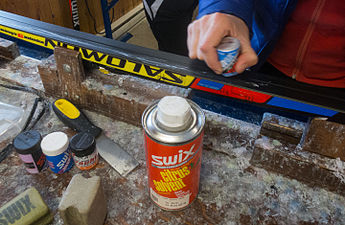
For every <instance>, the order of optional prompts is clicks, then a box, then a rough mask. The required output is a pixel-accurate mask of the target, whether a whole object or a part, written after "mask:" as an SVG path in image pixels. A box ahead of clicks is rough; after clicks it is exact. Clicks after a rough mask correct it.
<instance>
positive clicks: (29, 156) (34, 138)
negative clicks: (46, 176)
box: [13, 130, 46, 173]
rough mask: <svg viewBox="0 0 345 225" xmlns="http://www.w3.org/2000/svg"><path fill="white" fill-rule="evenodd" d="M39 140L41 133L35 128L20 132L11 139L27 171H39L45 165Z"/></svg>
mask: <svg viewBox="0 0 345 225" xmlns="http://www.w3.org/2000/svg"><path fill="white" fill-rule="evenodd" d="M41 140H42V137H41V134H40V133H39V132H38V131H36V130H29V131H25V132H22V133H20V134H18V136H17V137H15V138H14V140H13V147H14V149H15V150H16V152H17V153H18V155H19V157H20V159H21V160H22V162H23V163H24V165H25V167H26V171H28V172H29V173H39V172H40V171H42V170H43V169H44V168H45V167H46V163H45V162H46V157H45V155H44V154H43V153H42V150H41V146H40V144H41Z"/></svg>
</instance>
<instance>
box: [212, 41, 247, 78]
mask: <svg viewBox="0 0 345 225" xmlns="http://www.w3.org/2000/svg"><path fill="white" fill-rule="evenodd" d="M240 47H241V45H240V41H239V40H238V39H237V38H234V37H225V38H224V39H223V40H222V42H221V43H220V44H219V46H218V47H217V53H218V59H219V61H220V63H221V64H222V69H223V76H225V77H231V76H233V75H236V74H237V73H236V72H235V70H234V65H235V63H236V60H237V56H238V54H239V52H240Z"/></svg>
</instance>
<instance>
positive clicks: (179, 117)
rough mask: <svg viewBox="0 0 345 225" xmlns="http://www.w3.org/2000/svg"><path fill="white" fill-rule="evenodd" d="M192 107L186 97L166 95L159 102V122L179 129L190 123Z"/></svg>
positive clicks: (170, 127)
mask: <svg viewBox="0 0 345 225" xmlns="http://www.w3.org/2000/svg"><path fill="white" fill-rule="evenodd" d="M191 111H192V109H191V106H190V104H189V103H188V102H187V100H186V99H184V98H182V97H178V96H166V97H164V98H162V99H161V100H160V101H159V103H158V109H157V122H158V123H159V124H161V125H163V126H164V127H165V128H168V129H171V130H179V129H182V128H184V127H186V125H188V124H189V122H190V121H191V118H192V112H191Z"/></svg>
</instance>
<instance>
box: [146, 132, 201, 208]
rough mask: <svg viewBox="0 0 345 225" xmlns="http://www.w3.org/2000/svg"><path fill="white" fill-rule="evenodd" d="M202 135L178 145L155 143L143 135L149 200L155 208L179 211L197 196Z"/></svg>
mask: <svg viewBox="0 0 345 225" xmlns="http://www.w3.org/2000/svg"><path fill="white" fill-rule="evenodd" d="M202 140H203V132H202V133H201V134H200V135H199V136H197V137H196V138H195V139H194V140H193V141H191V142H189V143H187V144H181V145H173V146H171V145H166V144H164V143H159V142H156V141H155V140H153V139H151V138H150V137H149V136H148V135H147V134H146V133H145V147H146V165H147V170H148V178H149V190H150V197H151V199H152V200H153V202H155V203H156V204H157V205H158V206H159V207H161V208H163V209H166V210H179V209H183V208H185V207H186V206H188V205H189V204H190V203H192V202H193V200H194V199H195V198H196V196H197V194H198V192H199V178H200V167H201V156H202Z"/></svg>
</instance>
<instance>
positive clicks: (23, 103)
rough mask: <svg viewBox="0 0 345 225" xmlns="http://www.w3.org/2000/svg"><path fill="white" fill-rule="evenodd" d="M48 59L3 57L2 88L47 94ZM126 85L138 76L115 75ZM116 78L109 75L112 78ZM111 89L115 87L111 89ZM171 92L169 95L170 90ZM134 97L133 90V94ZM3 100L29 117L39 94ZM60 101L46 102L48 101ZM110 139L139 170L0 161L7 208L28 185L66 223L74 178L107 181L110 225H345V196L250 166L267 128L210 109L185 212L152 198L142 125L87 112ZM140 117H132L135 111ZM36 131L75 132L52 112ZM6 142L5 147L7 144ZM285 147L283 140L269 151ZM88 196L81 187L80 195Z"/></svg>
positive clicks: (0, 199) (4, 92)
mask: <svg viewBox="0 0 345 225" xmlns="http://www.w3.org/2000/svg"><path fill="white" fill-rule="evenodd" d="M41 63H42V62H41V60H37V59H33V58H29V57H26V56H23V55H22V56H19V57H17V58H16V59H14V60H13V61H5V60H0V75H1V81H0V83H1V84H6V85H7V84H10V85H25V86H28V87H32V88H34V89H35V90H38V91H39V92H40V93H44V87H43V85H42V82H41V79H40V76H39V74H38V69H37V66H38V65H39V64H41ZM110 75H111V76H113V77H114V79H115V78H116V77H117V78H116V79H119V80H121V81H122V82H123V81H124V80H126V79H129V80H133V79H140V78H132V76H131V75H125V74H122V75H120V74H114V73H111V74H110ZM108 76H109V74H108ZM145 82H153V83H154V84H152V85H153V86H154V87H156V89H158V90H159V89H161V90H163V89H164V90H165V89H169V88H170V91H171V92H170V93H175V94H177V95H182V96H184V95H185V93H184V92H185V91H184V90H180V88H179V87H173V86H172V87H169V88H167V86H164V85H163V84H157V83H155V82H154V81H147V80H145V81H142V83H143V84H144V83H145ZM104 86H106V87H107V88H108V89H111V88H112V86H111V85H104ZM163 94H164V93H163ZM128 95H131V93H129V92H128V93H126V96H128ZM0 96H1V97H0V99H1V101H3V102H7V103H10V104H13V105H16V106H19V107H22V108H23V109H24V110H25V111H26V112H28V111H29V110H30V108H31V106H32V103H33V99H34V98H35V97H36V96H35V95H34V94H32V93H27V92H22V91H16V90H11V89H7V88H4V87H0ZM54 100H55V99H54V98H52V97H46V101H47V102H50V103H51V102H53V101H54ZM84 112H85V113H86V114H87V116H88V117H89V118H90V120H91V121H93V122H94V123H95V124H96V125H97V126H99V127H101V128H102V129H103V130H104V131H105V134H106V135H107V136H108V137H110V138H111V139H113V140H114V141H115V142H117V143H118V144H119V145H120V146H122V147H123V148H124V149H125V150H126V151H127V152H128V153H129V154H131V155H132V156H134V157H135V159H137V160H138V161H139V163H140V165H139V166H138V167H137V168H136V169H135V170H134V171H133V172H131V173H130V174H129V175H128V176H126V177H121V176H120V175H119V174H118V173H117V172H116V171H115V170H114V169H113V168H112V167H111V166H109V165H108V164H107V163H106V162H105V161H104V160H103V159H100V162H99V164H98V165H97V167H96V168H94V169H92V170H90V171H81V170H79V169H78V168H77V167H75V166H74V167H73V168H72V169H71V170H70V171H69V172H67V173H65V174H59V175H58V174H54V173H53V172H51V171H50V170H49V169H46V170H44V171H42V172H41V173H39V174H35V175H34V174H29V173H27V172H26V170H25V167H24V165H23V164H22V162H21V160H20V158H19V157H18V155H17V154H16V153H15V152H14V151H12V152H11V153H10V154H9V155H8V156H7V158H6V159H5V160H4V161H2V162H1V163H0V174H1V177H0V190H1V192H0V204H1V205H3V204H4V203H5V202H7V201H9V200H10V199H12V198H13V197H15V196H16V195H18V194H19V193H21V192H23V191H24V190H26V189H27V188H29V187H31V186H34V187H36V188H37V190H38V191H39V193H40V194H41V196H42V197H43V199H44V201H45V202H46V203H47V205H48V207H49V208H50V210H51V211H52V213H53V214H54V221H53V224H56V225H58V224H59V225H60V224H63V221H62V219H61V217H60V215H59V213H58V211H57V209H58V205H59V202H60V200H61V197H62V195H63V193H64V191H65V190H66V187H67V185H68V183H69V181H70V180H71V178H72V176H73V175H75V174H78V173H81V174H82V175H84V176H85V177H90V176H100V177H101V179H102V185H103V188H104V192H105V196H106V200H107V209H108V214H107V218H106V222H105V224H108V225H115V224H131V225H132V224H226V225H232V224H345V199H344V197H343V196H341V195H338V194H335V193H332V192H330V191H327V190H325V189H322V188H319V187H311V186H310V185H309V186H308V185H306V184H304V183H301V182H299V181H297V180H295V179H289V178H287V177H284V176H282V175H279V174H276V173H272V172H268V171H266V170H264V169H261V168H258V167H255V166H253V165H251V163H250V159H251V157H252V154H253V149H254V144H255V141H256V139H257V138H258V135H259V130H260V126H259V125H257V124H252V123H248V122H244V121H241V120H237V119H234V118H231V117H226V116H222V115H219V114H216V113H214V112H211V111H207V110H206V111H205V113H206V118H207V121H206V123H207V126H208V128H207V129H206V132H205V141H204V149H203V153H202V166H201V177H200V190H199V194H198V196H197V199H196V200H195V201H194V202H193V203H192V204H191V205H190V206H189V207H188V208H186V209H184V210H181V211H175V212H169V211H164V210H162V209H160V208H159V207H157V206H155V205H154V204H153V203H152V201H151V200H150V198H149V194H148V185H147V173H146V166H145V150H144V145H143V133H142V128H141V127H140V125H136V126H135V125H132V124H129V123H125V122H122V121H119V120H114V119H112V118H110V117H106V116H103V115H101V114H99V113H96V112H95V111H94V110H93V111H90V110H88V111H84ZM131 113H135V112H127V114H131ZM34 129H36V130H38V131H39V132H40V133H41V134H42V136H44V135H46V134H48V133H50V132H53V131H63V132H65V133H67V134H68V136H69V137H71V136H73V135H74V134H75V131H73V130H71V129H70V128H67V127H66V126H65V125H63V124H62V122H60V121H59V120H58V118H57V117H56V115H55V114H54V112H53V111H52V110H51V108H50V109H49V110H47V111H46V112H45V114H44V115H43V117H42V118H41V119H40V120H39V122H38V123H37V124H36V126H35V127H34ZM10 141H11V140H9V141H8V142H6V143H1V145H0V146H1V149H2V148H3V147H4V146H6V145H7V143H9V142H10ZM275 145H276V146H281V145H282V143H280V142H279V141H275V142H273V145H269V146H268V147H267V148H274V147H275ZM81 191H82V190H81Z"/></svg>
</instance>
